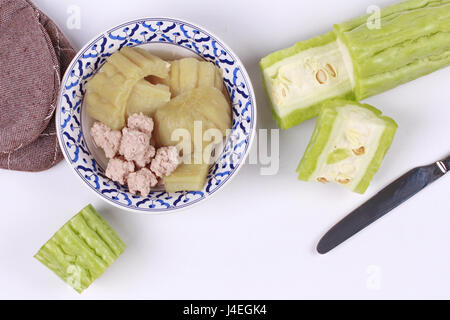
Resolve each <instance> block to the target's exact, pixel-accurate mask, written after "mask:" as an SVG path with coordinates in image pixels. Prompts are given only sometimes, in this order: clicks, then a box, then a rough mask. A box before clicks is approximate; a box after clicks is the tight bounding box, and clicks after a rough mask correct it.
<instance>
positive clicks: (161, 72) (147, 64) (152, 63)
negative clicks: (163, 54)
mask: <svg viewBox="0 0 450 320" xmlns="http://www.w3.org/2000/svg"><path fill="white" fill-rule="evenodd" d="M120 52H121V53H122V54H123V55H124V56H126V57H127V58H128V59H130V60H131V61H133V62H134V63H135V64H136V65H138V66H139V67H140V68H141V70H142V71H143V73H144V76H145V77H146V76H155V77H158V78H161V79H167V78H168V77H169V70H170V63H168V62H166V61H164V60H163V59H161V58H159V57H157V56H154V55H152V54H151V53H150V52H148V51H145V50H143V49H140V48H136V47H134V48H129V47H124V48H122V50H121V51H120Z"/></svg>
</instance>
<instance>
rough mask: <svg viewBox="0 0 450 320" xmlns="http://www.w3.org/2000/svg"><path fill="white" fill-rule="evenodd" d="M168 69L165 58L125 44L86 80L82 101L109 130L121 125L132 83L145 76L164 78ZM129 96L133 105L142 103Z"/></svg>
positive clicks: (116, 128) (134, 83)
mask: <svg viewBox="0 0 450 320" xmlns="http://www.w3.org/2000/svg"><path fill="white" fill-rule="evenodd" d="M169 70H170V64H169V63H168V62H165V61H163V60H161V59H160V58H158V57H155V56H153V55H151V54H150V53H148V52H146V51H145V50H142V49H139V48H128V47H125V48H123V49H122V50H121V51H118V52H115V53H114V54H112V55H111V56H110V57H109V58H108V60H107V62H106V63H105V64H104V65H103V66H102V67H101V69H100V70H99V72H98V73H97V74H96V75H94V77H93V78H92V79H90V80H89V81H88V82H87V84H86V95H85V99H86V100H85V101H87V102H88V104H87V111H88V114H89V115H90V116H91V117H92V118H94V119H95V120H98V121H101V122H103V123H104V124H106V125H107V126H109V127H110V128H111V129H113V130H120V129H122V128H123V126H124V125H125V115H126V111H127V104H128V103H129V99H130V95H131V93H132V90H133V88H134V87H135V85H136V83H137V82H138V81H140V80H142V79H143V78H144V77H147V76H154V77H158V79H161V80H162V81H164V80H166V81H167V79H168V76H169ZM142 81H143V80H142ZM140 88H141V87H140ZM136 90H137V91H138V90H139V88H138V89H136ZM131 100H132V101H131V103H132V104H133V106H135V107H136V108H140V107H142V103H145V101H143V102H142V103H141V104H139V103H138V102H137V100H136V99H134V98H133V97H131ZM158 102H159V100H157V99H156V100H155V101H154V102H153V105H154V104H157V105H158Z"/></svg>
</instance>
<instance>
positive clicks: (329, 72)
mask: <svg viewBox="0 0 450 320" xmlns="http://www.w3.org/2000/svg"><path fill="white" fill-rule="evenodd" d="M370 17H371V16H370V15H365V16H361V17H358V18H355V19H351V20H348V21H346V22H343V23H339V24H336V25H335V26H334V28H333V30H332V31H331V32H329V33H326V34H324V35H321V36H318V37H315V38H313V39H310V40H307V41H302V42H299V43H297V44H296V45H294V46H293V47H291V48H287V49H284V50H280V51H277V52H275V53H272V54H270V55H268V56H267V57H265V58H263V59H262V60H261V61H260V67H261V71H262V75H263V81H264V85H265V88H266V92H267V96H268V98H269V100H270V103H271V105H272V111H273V114H274V117H275V119H276V120H277V122H278V125H279V126H280V127H281V128H282V129H287V128H290V127H292V126H294V125H296V124H298V123H300V122H302V121H304V120H307V119H310V118H312V117H314V116H316V115H317V114H318V113H319V110H320V106H321V104H322V103H323V102H324V101H326V100H328V99H332V98H339V97H345V98H349V99H356V100H361V99H364V98H367V97H369V96H372V95H375V94H378V93H380V92H383V91H386V90H389V89H392V88H394V87H396V86H398V85H400V84H403V83H405V82H408V81H411V80H414V79H416V78H418V77H420V76H423V75H426V74H428V73H431V72H433V71H435V70H437V69H440V68H443V67H446V66H448V65H449V64H450V0H408V1H403V2H400V3H397V4H394V5H391V6H388V7H386V8H384V9H382V10H381V11H380V17H379V18H380V19H379V24H378V25H376V24H373V23H370V22H371V21H370Z"/></svg>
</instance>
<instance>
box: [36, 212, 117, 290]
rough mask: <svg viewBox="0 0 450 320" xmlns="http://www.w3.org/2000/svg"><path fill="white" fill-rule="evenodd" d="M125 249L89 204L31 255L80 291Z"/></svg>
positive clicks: (115, 234)
mask: <svg viewBox="0 0 450 320" xmlns="http://www.w3.org/2000/svg"><path fill="white" fill-rule="evenodd" d="M124 250H125V243H124V242H123V241H122V240H121V239H120V237H119V236H118V235H117V233H116V232H115V231H114V230H113V229H112V228H111V227H110V226H109V225H108V223H107V222H106V221H105V220H104V219H103V218H102V217H101V216H100V215H99V214H98V213H97V211H96V210H95V209H94V207H93V206H92V205H88V206H86V207H85V208H84V209H83V210H81V211H80V212H79V213H78V214H77V215H75V216H74V217H73V218H72V219H70V220H69V221H68V222H67V223H66V224H65V225H64V226H63V227H62V228H61V229H59V230H58V231H57V232H56V233H55V235H54V236H53V237H52V238H51V239H50V240H49V241H48V242H47V243H46V244H44V245H43V246H42V248H41V249H40V250H39V251H38V253H36V255H35V256H34V257H35V258H36V259H38V260H39V261H40V262H42V263H43V264H44V265H45V266H46V267H48V268H49V269H50V270H52V271H53V272H55V273H56V274H57V275H58V276H59V277H60V278H61V279H62V280H63V281H65V282H66V283H67V284H69V285H70V286H71V287H72V288H74V289H75V290H76V291H78V292H79V293H81V292H83V290H84V289H86V288H87V287H89V286H90V285H91V284H92V282H94V281H95V280H96V279H97V278H98V277H100V276H101V275H102V274H103V272H105V270H106V269H107V268H108V267H109V266H110V265H111V264H112V263H113V262H114V261H115V260H116V259H117V258H118V257H119V256H120V254H121V253H122V252H123V251H124Z"/></svg>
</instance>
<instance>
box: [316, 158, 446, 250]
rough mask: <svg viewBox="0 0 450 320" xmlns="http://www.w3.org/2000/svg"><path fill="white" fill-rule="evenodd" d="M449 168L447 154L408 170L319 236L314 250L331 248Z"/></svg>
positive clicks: (443, 173)
mask: <svg viewBox="0 0 450 320" xmlns="http://www.w3.org/2000/svg"><path fill="white" fill-rule="evenodd" d="M449 170H450V156H448V157H447V158H446V159H445V160H441V161H437V162H435V163H433V164H430V165H428V166H423V167H418V168H414V169H412V170H410V171H408V172H407V173H405V174H404V175H403V176H401V177H400V178H398V179H397V180H395V181H394V182H393V183H391V184H390V185H388V186H387V187H385V188H384V189H383V190H381V191H380V192H378V193H377V194H376V195H375V196H374V197H372V198H371V199H369V200H368V201H367V202H365V203H364V204H363V205H361V206H360V207H359V208H357V209H356V210H354V211H353V212H351V213H350V214H349V215H347V216H346V217H345V218H344V219H342V220H341V221H339V222H338V223H337V224H336V225H335V226H334V227H332V228H331V229H330V230H329V231H328V232H327V233H326V234H325V235H324V236H323V237H322V239H320V241H319V244H318V245H317V251H318V252H319V253H320V254H325V253H327V252H328V251H330V250H332V249H333V248H335V247H336V246H338V245H339V244H341V243H342V242H344V241H345V240H347V239H348V238H350V237H351V236H353V235H354V234H356V233H357V232H359V231H361V230H362V229H364V228H365V227H367V226H368V225H369V224H371V223H372V222H374V221H376V220H378V219H379V218H381V217H382V216H384V215H385V214H386V213H388V212H389V211H391V210H392V209H394V208H395V207H397V206H398V205H400V204H401V203H403V202H405V201H406V200H408V199H409V198H411V197H412V196H413V195H415V194H416V193H418V192H419V191H420V190H422V189H423V188H425V187H426V186H428V185H429V184H431V183H432V182H434V181H436V180H437V179H439V178H440V177H442V176H444V175H445V174H446V173H447V172H448V171H449Z"/></svg>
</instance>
